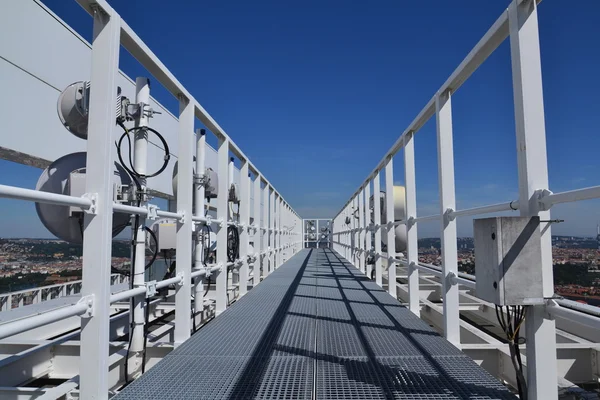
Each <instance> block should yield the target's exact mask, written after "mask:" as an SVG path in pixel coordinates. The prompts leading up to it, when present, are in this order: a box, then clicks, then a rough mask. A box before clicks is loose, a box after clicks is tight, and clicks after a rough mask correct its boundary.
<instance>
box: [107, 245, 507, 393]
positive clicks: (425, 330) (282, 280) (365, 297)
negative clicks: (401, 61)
mask: <svg viewBox="0 0 600 400" xmlns="http://www.w3.org/2000/svg"><path fill="white" fill-rule="evenodd" d="M167 398H176V399H190V400H191V399H331V400H333V399H361V400H363V399H364V400H367V399H437V400H440V399H480V400H483V399H488V400H491V399H516V397H515V396H514V395H513V394H512V393H511V392H510V391H509V390H508V389H507V388H506V387H505V386H503V385H502V384H501V383H500V382H499V381H498V380H497V379H495V378H494V377H492V376H491V375H489V374H488V373H487V372H486V371H485V370H483V369H482V368H481V367H479V366H478V365H477V364H475V362H474V361H472V360H471V359H470V358H468V357H467V356H465V355H464V354H463V353H462V352H461V351H459V350H458V349H457V348H456V347H454V346H452V345H451V344H450V343H449V342H448V341H446V340H445V339H444V338H442V337H441V336H440V335H438V334H437V333H436V332H435V331H434V330H433V329H432V328H431V327H430V326H428V325H427V324H426V323H425V322H424V321H422V320H421V319H419V318H418V317H416V316H415V315H413V314H412V313H411V312H410V311H409V310H408V309H406V308H405V307H403V306H402V305H401V304H400V303H399V302H398V301H397V300H396V299H394V298H392V297H391V296H390V295H389V294H388V293H387V292H386V291H385V290H383V289H382V288H381V287H379V286H377V285H376V284H375V283H374V282H373V281H371V280H369V279H368V278H367V277H366V276H365V275H364V274H362V273H361V272H360V271H358V270H357V269H356V268H354V267H353V266H352V265H351V264H350V263H348V262H347V261H346V260H344V259H343V258H342V257H340V256H339V255H338V254H337V253H335V252H333V251H331V250H329V249H312V250H311V249H305V250H302V251H300V252H299V253H298V254H297V255H295V256H294V257H292V258H291V259H290V260H289V261H288V262H286V263H285V264H283V265H282V266H281V267H280V268H278V269H277V270H276V271H274V272H273V273H272V274H271V275H269V276H268V277H267V278H266V279H265V280H263V282H261V283H260V284H259V285H257V286H256V287H255V288H253V289H252V290H251V291H250V292H249V293H248V294H247V295H245V296H244V297H242V298H241V299H240V300H239V301H237V302H236V303H235V304H233V306H232V307H230V308H229V309H227V310H226V311H225V312H223V313H222V314H221V315H220V316H219V317H217V318H215V319H214V320H213V321H211V322H209V323H208V324H206V325H205V326H204V327H203V328H202V329H200V330H199V331H198V332H197V333H196V334H194V335H193V336H192V337H191V338H190V339H189V340H188V341H186V342H185V343H183V344H182V345H180V346H179V347H178V348H177V349H175V350H174V351H173V352H171V353H170V354H169V355H168V356H166V357H165V358H164V359H163V360H162V361H160V362H159V363H158V364H157V365H156V366H154V367H153V368H152V369H151V370H149V371H148V372H147V373H146V374H144V375H143V376H142V377H140V378H139V379H137V380H136V381H134V382H132V383H131V384H130V385H129V386H127V387H126V388H125V389H124V390H122V391H121V392H120V393H119V394H118V395H117V396H115V397H114V399H116V400H133V399H144V400H154V399H167Z"/></svg>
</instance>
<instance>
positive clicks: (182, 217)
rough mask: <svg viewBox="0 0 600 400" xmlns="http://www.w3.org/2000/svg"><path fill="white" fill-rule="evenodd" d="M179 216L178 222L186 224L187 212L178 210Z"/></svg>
mask: <svg viewBox="0 0 600 400" xmlns="http://www.w3.org/2000/svg"><path fill="white" fill-rule="evenodd" d="M177 214H179V215H180V217H179V220H178V221H177V222H179V223H181V224H183V223H185V210H181V211H179V210H177Z"/></svg>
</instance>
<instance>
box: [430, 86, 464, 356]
mask: <svg viewBox="0 0 600 400" xmlns="http://www.w3.org/2000/svg"><path fill="white" fill-rule="evenodd" d="M435 115H436V122H437V142H438V143H437V150H438V177H439V185H440V214H441V235H440V236H441V245H442V275H443V276H442V291H443V293H442V295H443V296H444V304H443V309H444V336H445V337H446V339H448V341H450V343H452V344H454V345H455V346H456V347H460V315H459V307H458V306H459V301H458V300H459V298H458V295H459V292H458V285H457V284H456V277H457V276H458V271H457V263H458V250H457V247H456V246H457V245H456V239H457V237H456V221H455V220H454V219H453V218H451V217H450V213H451V212H452V211H454V210H455V209H456V204H455V203H456V200H455V193H454V149H453V145H452V101H451V96H450V93H449V92H445V93H437V94H436V97H435Z"/></svg>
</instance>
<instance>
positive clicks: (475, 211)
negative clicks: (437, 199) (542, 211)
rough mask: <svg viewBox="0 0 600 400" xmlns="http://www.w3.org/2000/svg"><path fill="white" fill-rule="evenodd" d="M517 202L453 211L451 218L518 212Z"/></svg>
mask: <svg viewBox="0 0 600 400" xmlns="http://www.w3.org/2000/svg"><path fill="white" fill-rule="evenodd" d="M518 210H519V201H511V202H510V203H500V204H491V205H489V206H481V207H473V208H467V209H464V210H458V211H453V212H451V213H450V216H451V217H454V218H457V217H464V216H467V215H479V214H489V213H494V212H501V211H518Z"/></svg>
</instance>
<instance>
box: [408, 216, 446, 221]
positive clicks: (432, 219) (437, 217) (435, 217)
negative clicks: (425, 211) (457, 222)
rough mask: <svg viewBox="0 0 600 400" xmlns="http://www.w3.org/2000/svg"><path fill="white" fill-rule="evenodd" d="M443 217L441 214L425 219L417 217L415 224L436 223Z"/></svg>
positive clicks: (424, 217) (425, 217)
mask: <svg viewBox="0 0 600 400" xmlns="http://www.w3.org/2000/svg"><path fill="white" fill-rule="evenodd" d="M441 217H442V216H441V215H440V214H436V215H425V216H423V217H417V218H415V219H414V220H413V221H414V222H427V221H436V220H439V219H440V218H441Z"/></svg>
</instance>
